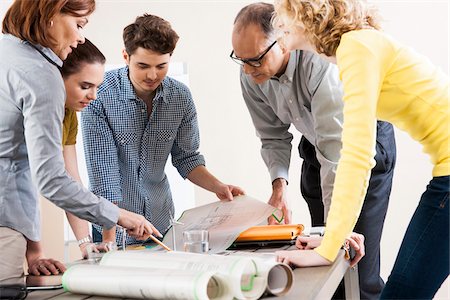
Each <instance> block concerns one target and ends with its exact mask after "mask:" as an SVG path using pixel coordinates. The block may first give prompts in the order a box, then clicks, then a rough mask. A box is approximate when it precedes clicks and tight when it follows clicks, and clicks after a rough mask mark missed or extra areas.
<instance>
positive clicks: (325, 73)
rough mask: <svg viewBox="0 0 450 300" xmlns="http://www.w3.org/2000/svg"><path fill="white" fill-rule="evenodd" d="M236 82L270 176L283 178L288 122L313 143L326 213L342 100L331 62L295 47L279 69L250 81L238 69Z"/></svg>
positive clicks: (288, 145) (338, 146) (287, 157)
mask: <svg viewBox="0 0 450 300" xmlns="http://www.w3.org/2000/svg"><path fill="white" fill-rule="evenodd" d="M241 87H242V93H243V96H244V100H245V103H246V104H247V107H248V110H249V112H250V115H251V117H252V120H253V124H254V125H255V128H256V133H257V136H258V137H259V138H260V139H261V143H262V146H261V155H262V158H263V160H264V162H265V164H266V166H267V168H268V170H269V173H270V177H271V180H272V182H273V181H274V180H275V179H277V178H284V179H286V180H288V173H289V163H290V159H291V148H292V145H291V141H292V134H291V133H290V132H289V131H288V130H289V127H290V126H291V124H293V125H294V126H295V128H296V129H297V130H298V131H299V132H301V133H302V134H303V136H304V137H305V138H306V139H307V140H308V141H309V142H310V143H311V144H312V145H314V147H315V149H316V155H317V160H318V161H319V163H320V166H321V168H320V180H321V188H322V199H323V203H324V206H325V218H326V215H327V213H328V210H329V208H330V204H331V195H332V191H333V183H334V177H335V173H336V167H337V162H338V160H339V156H340V150H341V148H342V143H341V133H342V120H343V113H342V111H343V108H344V103H343V102H342V95H343V92H342V85H341V82H340V81H339V74H338V69H337V67H336V66H335V65H333V64H331V63H329V62H327V61H325V60H324V59H322V58H320V57H319V56H318V55H315V54H312V53H310V52H307V51H300V50H296V51H292V52H291V53H290V58H289V62H288V65H287V67H286V71H285V73H284V74H283V75H281V76H280V77H279V78H271V79H270V80H268V81H266V82H264V83H262V84H255V83H254V82H253V80H252V78H251V76H249V75H246V74H245V73H244V72H243V71H242V69H241Z"/></svg>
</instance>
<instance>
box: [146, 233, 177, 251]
mask: <svg viewBox="0 0 450 300" xmlns="http://www.w3.org/2000/svg"><path fill="white" fill-rule="evenodd" d="M150 238H151V239H152V240H153V241H154V242H155V243H157V244H158V245H160V246H161V247H163V248H164V249H166V250H167V251H172V249H170V248H169V247H167V246H166V245H165V244H164V243H163V242H161V241H160V240H158V239H157V238H155V237H154V236H153V235H150Z"/></svg>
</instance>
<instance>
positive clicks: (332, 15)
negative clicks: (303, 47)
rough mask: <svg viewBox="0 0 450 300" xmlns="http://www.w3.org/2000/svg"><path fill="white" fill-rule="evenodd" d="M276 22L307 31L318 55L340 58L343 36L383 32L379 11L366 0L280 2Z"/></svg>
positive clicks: (278, 1) (294, 0)
mask: <svg viewBox="0 0 450 300" xmlns="http://www.w3.org/2000/svg"><path fill="white" fill-rule="evenodd" d="M275 11H276V18H275V20H274V22H279V21H281V22H284V24H285V25H286V26H287V27H295V26H299V27H302V28H304V30H305V37H306V38H307V39H308V41H309V42H310V43H311V44H312V45H313V46H314V47H315V48H316V50H317V52H318V53H324V54H325V55H327V56H334V55H336V49H337V47H338V46H339V43H340V41H341V36H342V35H343V34H344V33H346V32H349V31H352V30H359V29H363V28H366V27H372V28H374V29H380V28H381V26H380V22H379V17H378V12H377V10H376V9H375V8H374V7H372V6H371V5H368V4H367V2H366V1H365V0H277V1H275Z"/></svg>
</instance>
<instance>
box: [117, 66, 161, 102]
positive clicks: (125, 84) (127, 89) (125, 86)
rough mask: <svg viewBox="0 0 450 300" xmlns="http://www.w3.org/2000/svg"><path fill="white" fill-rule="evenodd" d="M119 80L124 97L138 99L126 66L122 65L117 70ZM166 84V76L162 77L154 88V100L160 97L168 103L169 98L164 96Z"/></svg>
mask: <svg viewBox="0 0 450 300" xmlns="http://www.w3.org/2000/svg"><path fill="white" fill-rule="evenodd" d="M119 74H120V77H121V79H122V80H121V81H122V91H123V95H124V98H125V99H127V100H136V99H138V96H137V95H136V92H135V91H134V87H133V84H132V83H131V80H130V77H129V76H128V74H129V68H128V66H125V67H123V68H122V69H120V71H119ZM166 85H167V76H166V78H164V80H163V81H162V82H161V84H160V85H159V86H158V88H157V89H156V95H155V98H153V99H154V100H155V101H159V100H160V99H162V100H163V101H164V102H165V103H168V102H169V100H168V98H167V97H166V94H165V93H164V90H165V86H166Z"/></svg>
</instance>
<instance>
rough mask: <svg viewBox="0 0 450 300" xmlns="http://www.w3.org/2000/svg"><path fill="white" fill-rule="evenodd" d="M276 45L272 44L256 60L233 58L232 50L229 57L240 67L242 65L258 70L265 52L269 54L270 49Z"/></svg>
mask: <svg viewBox="0 0 450 300" xmlns="http://www.w3.org/2000/svg"><path fill="white" fill-rule="evenodd" d="M276 43H277V41H275V42H273V43H272V44H271V45H270V46H269V47H268V48H267V49H266V50H265V51H264V52H263V53H262V54H261V55H260V56H258V57H256V58H249V59H245V58H240V57H237V56H234V50H233V51H231V54H230V57H231V59H232V60H233V61H234V62H235V63H237V64H239V65H241V66H243V65H244V64H247V65H249V66H252V67H255V68H259V67H261V65H262V59H263V58H264V55H266V54H267V52H269V51H270V49H272V47H273V46H274V45H275V44H276Z"/></svg>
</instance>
